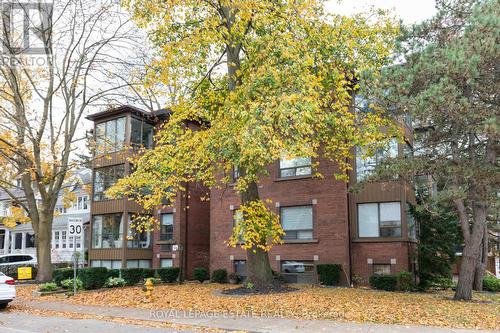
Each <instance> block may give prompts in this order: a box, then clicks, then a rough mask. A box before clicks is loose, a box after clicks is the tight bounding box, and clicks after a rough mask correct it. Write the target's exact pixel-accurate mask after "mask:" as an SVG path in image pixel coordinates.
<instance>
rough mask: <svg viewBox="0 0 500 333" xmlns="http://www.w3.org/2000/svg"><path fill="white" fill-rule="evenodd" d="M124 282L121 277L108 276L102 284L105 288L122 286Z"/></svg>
mask: <svg viewBox="0 0 500 333" xmlns="http://www.w3.org/2000/svg"><path fill="white" fill-rule="evenodd" d="M125 284H126V282H125V280H124V279H122V278H121V277H109V278H108V280H107V281H106V283H105V284H104V286H105V287H106V288H114V287H123V286H125Z"/></svg>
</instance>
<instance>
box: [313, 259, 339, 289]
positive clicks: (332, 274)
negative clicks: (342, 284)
mask: <svg viewBox="0 0 500 333" xmlns="http://www.w3.org/2000/svg"><path fill="white" fill-rule="evenodd" d="M316 267H317V270H318V275H319V281H320V282H321V283H323V284H325V285H327V286H333V285H337V284H338V283H339V280H340V272H341V271H342V266H341V265H339V264H320V265H317V266H316Z"/></svg>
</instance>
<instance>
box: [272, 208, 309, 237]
mask: <svg viewBox="0 0 500 333" xmlns="http://www.w3.org/2000/svg"><path fill="white" fill-rule="evenodd" d="M280 217H281V226H282V228H283V230H284V231H285V236H284V237H283V239H312V236H313V233H312V232H313V207H312V206H296V207H281V209H280Z"/></svg>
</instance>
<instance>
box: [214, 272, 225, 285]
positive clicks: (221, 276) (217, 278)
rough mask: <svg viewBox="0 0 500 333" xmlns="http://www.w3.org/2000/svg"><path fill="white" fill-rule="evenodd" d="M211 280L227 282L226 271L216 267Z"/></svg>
mask: <svg viewBox="0 0 500 333" xmlns="http://www.w3.org/2000/svg"><path fill="white" fill-rule="evenodd" d="M212 282H217V283H227V271H226V270H225V269H216V270H215V271H213V272H212Z"/></svg>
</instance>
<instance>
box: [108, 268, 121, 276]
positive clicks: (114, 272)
mask: <svg viewBox="0 0 500 333" xmlns="http://www.w3.org/2000/svg"><path fill="white" fill-rule="evenodd" d="M110 277H112V278H117V277H120V270H119V269H108V278H110Z"/></svg>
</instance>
